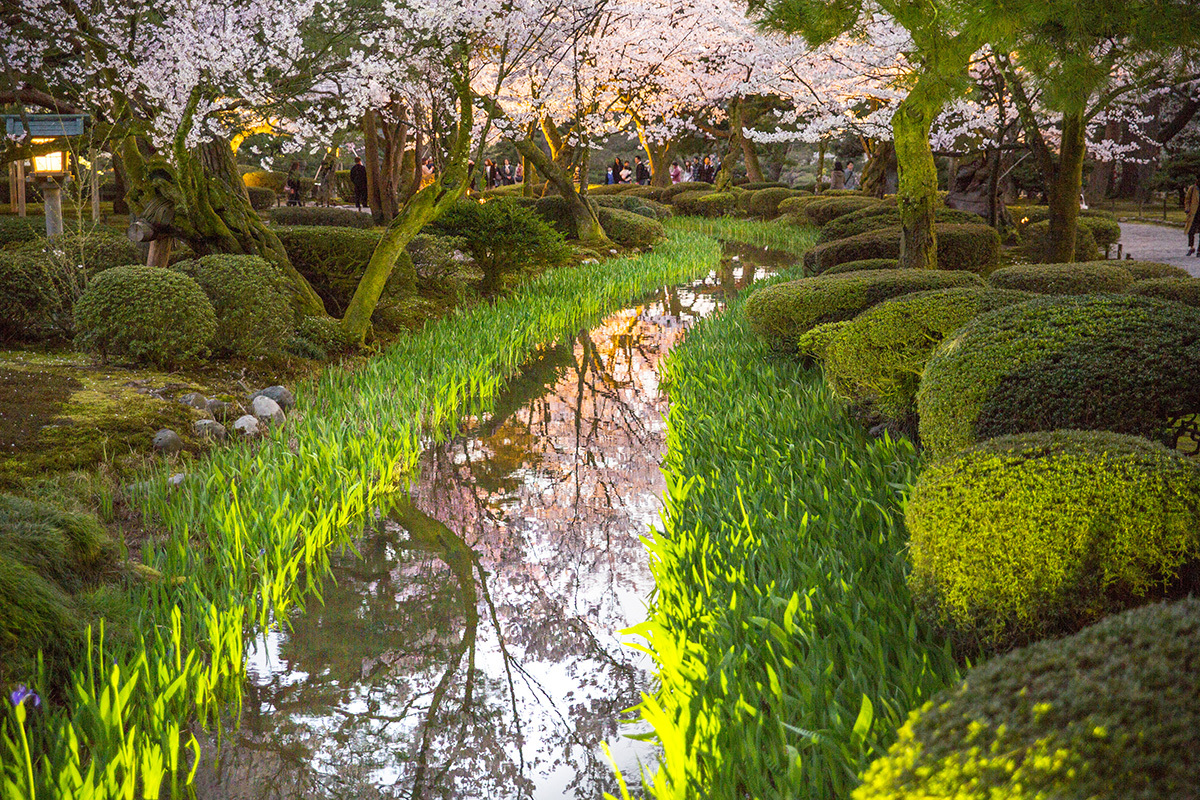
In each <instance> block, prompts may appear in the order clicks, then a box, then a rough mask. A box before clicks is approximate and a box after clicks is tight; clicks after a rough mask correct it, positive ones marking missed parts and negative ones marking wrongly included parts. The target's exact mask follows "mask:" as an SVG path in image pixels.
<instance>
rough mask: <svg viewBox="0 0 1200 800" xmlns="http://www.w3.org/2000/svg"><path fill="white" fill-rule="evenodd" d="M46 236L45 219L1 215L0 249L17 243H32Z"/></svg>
mask: <svg viewBox="0 0 1200 800" xmlns="http://www.w3.org/2000/svg"><path fill="white" fill-rule="evenodd" d="M45 236H46V218H45V217H17V216H13V215H10V214H0V248H3V247H6V246H8V245H10V244H13V243H15V242H32V241H34V240H36V239H43V238H45Z"/></svg>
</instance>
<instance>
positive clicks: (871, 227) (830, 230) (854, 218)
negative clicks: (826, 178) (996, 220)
mask: <svg viewBox="0 0 1200 800" xmlns="http://www.w3.org/2000/svg"><path fill="white" fill-rule="evenodd" d="M934 219H935V221H937V222H953V223H957V224H961V225H979V224H982V223H983V220H982V218H981V217H980V216H979V215H978V214H972V213H970V212H969V211H958V210H956V209H953V208H945V207H942V208H939V209H937V211H936V212H935V214H934ZM899 225H900V209H898V208H897V207H896V206H895V205H894V204H892V203H883V202H880V203H878V204H876V205H874V206H868V207H866V208H864V209H861V210H859V211H855V212H853V213H851V214H843V215H842V216H840V217H838V218H837V219H834V220H831V221H829V222H827V223H826V224H824V225H822V226H821V233H820V235H819V236H818V237H817V244H824V243H825V242H832V241H836V240H838V239H846V238H849V237H851V236H857V235H858V234H860V233H866V232H867V231H877V230H880V229H882V228H892V227H899Z"/></svg>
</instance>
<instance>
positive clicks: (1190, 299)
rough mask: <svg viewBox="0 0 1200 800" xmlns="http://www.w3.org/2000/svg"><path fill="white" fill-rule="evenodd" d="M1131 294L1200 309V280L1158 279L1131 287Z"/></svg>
mask: <svg viewBox="0 0 1200 800" xmlns="http://www.w3.org/2000/svg"><path fill="white" fill-rule="evenodd" d="M1129 293H1130V294H1136V295H1141V296H1142V297H1157V298H1159V299H1160V300H1171V301H1173V302H1176V303H1183V304H1184V305H1187V306H1192V307H1193V308H1200V278H1192V277H1187V278H1158V279H1156V280H1145V281H1138V282H1136V283H1134V284H1133V285H1132V286H1130V287H1129Z"/></svg>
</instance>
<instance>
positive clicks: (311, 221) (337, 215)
mask: <svg viewBox="0 0 1200 800" xmlns="http://www.w3.org/2000/svg"><path fill="white" fill-rule="evenodd" d="M271 221H273V222H274V223H275V224H276V225H306V226H317V225H321V226H329V227H334V228H373V227H375V220H373V219H372V218H371V215H370V214H362V213H360V212H358V211H355V210H353V209H350V208H318V207H317V206H277V207H276V208H273V209H271Z"/></svg>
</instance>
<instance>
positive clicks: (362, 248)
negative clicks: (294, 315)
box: [276, 225, 416, 317]
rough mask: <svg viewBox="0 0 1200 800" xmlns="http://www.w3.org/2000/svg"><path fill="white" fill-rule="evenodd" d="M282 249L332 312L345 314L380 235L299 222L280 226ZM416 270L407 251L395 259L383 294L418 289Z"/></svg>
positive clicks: (399, 295)
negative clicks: (283, 226)
mask: <svg viewBox="0 0 1200 800" xmlns="http://www.w3.org/2000/svg"><path fill="white" fill-rule="evenodd" d="M276 233H277V234H278V235H279V240H280V242H282V243H283V249H284V250H286V251H287V254H288V259H289V260H290V261H291V262H292V266H294V267H295V268H296V271H297V272H299V273H300V274H301V275H303V276H304V279H305V280H307V281H308V282H309V284H310V285H311V286H312V287H313V290H314V291H315V292H316V293H317V294H318V295H320V297H321V300H322V301H323V302H324V303H325V308H326V310H327V311H329V313H331V314H334V315H336V316H339V317H340V316H342V315H343V314H344V313H345V312H346V307H347V306H348V305H349V304H350V299H351V298H352V297H354V292H355V291H356V290H357V289H358V283H359V281H360V280H362V276H363V273H364V272H366V269H367V264H369V263H370V261H371V255H372V254H373V253H374V252H375V247H376V246H377V245H378V244H379V234H378V233H376V232H374V231H368V230H358V229H354V228H337V227H316V226H304V225H296V226H290V227H285V228H280V229H279V230H278V231H276ZM415 287H416V269H415V268H414V266H413V261H412V258H411V257H410V256H409V255H408V253H407V252H405V253H403V254H401V256H400V257H399V258H398V259H397V260H396V265H395V267H393V268H392V273H391V275H390V276H389V277H388V282H387V285H386V286H385V287H384V290H383V296H384V297H387V298H392V297H403V296H406V295H409V294H412V292H413V291H414V290H415Z"/></svg>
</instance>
